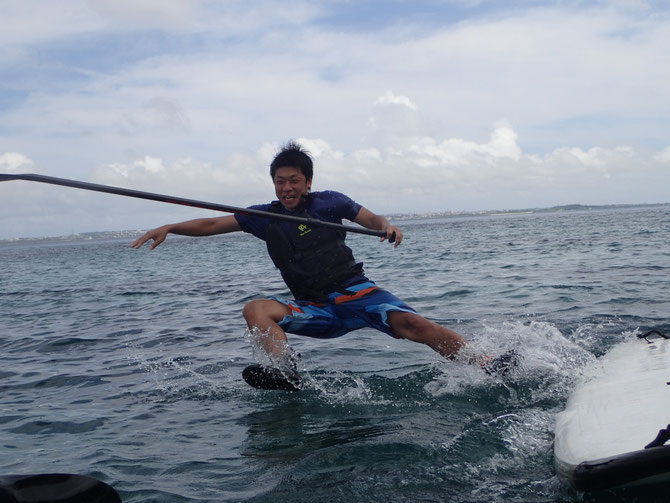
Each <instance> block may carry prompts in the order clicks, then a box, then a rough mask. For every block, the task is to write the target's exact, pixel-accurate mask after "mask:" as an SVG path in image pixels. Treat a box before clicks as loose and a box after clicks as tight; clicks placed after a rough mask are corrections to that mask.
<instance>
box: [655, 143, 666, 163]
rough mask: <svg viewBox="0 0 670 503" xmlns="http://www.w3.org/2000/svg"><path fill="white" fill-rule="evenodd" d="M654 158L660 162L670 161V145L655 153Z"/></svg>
mask: <svg viewBox="0 0 670 503" xmlns="http://www.w3.org/2000/svg"><path fill="white" fill-rule="evenodd" d="M654 160H655V161H658V162H670V146H668V147H665V148H664V149H663V150H661V151H660V152H656V153H655V154H654Z"/></svg>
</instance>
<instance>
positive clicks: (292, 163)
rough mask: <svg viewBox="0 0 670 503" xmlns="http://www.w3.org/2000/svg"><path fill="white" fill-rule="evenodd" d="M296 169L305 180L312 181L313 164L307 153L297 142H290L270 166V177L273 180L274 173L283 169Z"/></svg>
mask: <svg viewBox="0 0 670 503" xmlns="http://www.w3.org/2000/svg"><path fill="white" fill-rule="evenodd" d="M287 166H289V167H292V168H298V169H299V170H300V171H301V172H302V174H303V175H305V178H306V179H307V180H311V179H312V174H313V172H314V164H313V163H312V157H311V156H310V155H309V152H308V151H307V150H305V149H304V148H302V145H300V144H299V143H298V142H296V141H293V140H290V141H289V142H287V143H286V144H285V145H284V146H283V147H282V148H281V150H280V151H279V152H278V153H277V155H276V156H275V158H274V160H273V161H272V164H270V176H271V177H272V179H273V180H274V177H275V173H276V172H277V170H278V169H279V168H283V167H287Z"/></svg>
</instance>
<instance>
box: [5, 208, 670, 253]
mask: <svg viewBox="0 0 670 503" xmlns="http://www.w3.org/2000/svg"><path fill="white" fill-rule="evenodd" d="M663 206H670V203H649V204H605V205H595V204H594V205H585V204H567V205H563V206H552V207H550V208H525V209H512V210H480V211H441V212H426V213H398V214H393V213H392V214H385V216H386V218H388V219H389V220H392V221H395V222H402V221H410V220H433V219H438V218H455V217H486V216H507V215H509V216H512V215H525V214H533V213H559V212H563V211H598V210H600V211H602V210H619V209H627V208H630V209H634V208H658V207H663ZM144 232H146V230H124V231H97V232H82V233H79V234H70V235H67V236H44V237H34V238H12V239H0V244H4V245H6V244H27V243H40V242H57V243H67V242H78V241H94V240H96V241H97V240H104V239H134V238H137V237H139V236H141V235H142V234H143V233H144Z"/></svg>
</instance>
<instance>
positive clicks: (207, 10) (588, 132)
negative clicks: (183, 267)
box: [0, 0, 670, 239]
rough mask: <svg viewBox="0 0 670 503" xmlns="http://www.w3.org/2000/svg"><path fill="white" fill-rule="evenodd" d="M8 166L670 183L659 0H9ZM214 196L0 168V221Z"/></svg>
mask: <svg viewBox="0 0 670 503" xmlns="http://www.w3.org/2000/svg"><path fill="white" fill-rule="evenodd" d="M0 20H1V21H0V23H1V24H2V29H1V30H0V75H2V78H1V79H0V172H2V173H24V172H36V173H41V174H46V175H51V176H58V177H64V178H73V179H77V180H83V181H91V182H96V183H103V184H110V185H117V186H123V187H129V188H134V189H139V190H148V191H152V192H160V193H165V194H171V195H177V196H183V197H190V198H194V199H201V200H206V201H214V202H220V203H223V204H229V205H235V206H247V205H250V204H254V203H259V202H267V201H269V200H270V199H272V198H273V196H274V194H273V189H272V185H271V181H270V177H269V175H268V165H269V162H270V160H271V158H272V156H273V154H274V153H275V152H276V150H277V148H278V146H279V145H281V144H282V143H284V142H285V141H287V140H289V139H297V140H299V141H301V142H302V143H303V144H304V145H305V146H306V147H307V149H308V150H309V151H310V152H311V153H312V154H313V156H314V158H315V166H316V167H315V179H314V189H315V190H323V189H334V190H339V191H342V192H345V193H347V194H348V195H350V196H351V197H353V198H354V199H356V200H357V201H359V202H360V203H362V204H363V205H365V206H366V207H368V208H370V209H372V210H373V211H376V212H379V213H385V214H389V213H401V212H426V211H450V210H478V209H514V208H527V207H546V206H553V205H560V204H572V203H582V204H608V203H658V202H670V189H669V187H670V58H669V57H668V54H670V7H668V3H667V2H665V1H662V0H658V1H656V0H609V1H606V0H602V1H593V0H591V1H578V0H564V1H561V0H553V1H549V0H411V1H410V0H385V1H381V0H376V1H373V0H322V1H318V0H317V1H315V0H288V1H283V2H277V1H274V0H257V1H253V2H249V1H246V0H220V1H214V0H210V1H208V0H170V1H169V2H166V1H164V0H115V1H114V2H112V1H109V0H61V1H59V2H50V1H46V0H42V1H36V0H22V1H20V2H18V1H13V0H0ZM203 215H216V214H212V213H210V212H204V211H200V210H192V209H185V208H182V207H178V206H172V205H168V204H163V203H156V202H148V201H136V200H132V199H129V198H124V197H120V196H111V195H106V194H98V193H91V192H87V191H81V190H77V189H67V188H60V187H55V186H50V185H43V184H37V183H30V182H18V181H12V182H0V239H3V238H13V237H19V236H21V237H34V236H56V235H63V234H70V233H76V232H88V231H102V230H122V229H138V228H152V227H155V226H158V225H160V224H163V223H168V222H171V221H179V220H185V219H189V218H195V217H198V216H203Z"/></svg>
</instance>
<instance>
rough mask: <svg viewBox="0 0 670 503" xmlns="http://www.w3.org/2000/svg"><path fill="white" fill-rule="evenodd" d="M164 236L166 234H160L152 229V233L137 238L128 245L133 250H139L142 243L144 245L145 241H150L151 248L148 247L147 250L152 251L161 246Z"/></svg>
mask: <svg viewBox="0 0 670 503" xmlns="http://www.w3.org/2000/svg"><path fill="white" fill-rule="evenodd" d="M165 236H166V233H163V232H160V231H159V230H158V229H154V230H152V231H149V232H147V233H146V234H144V235H143V236H141V237H139V238H137V239H136V240H135V241H133V242H132V243H130V247H131V248H135V249H138V248H141V247H142V245H143V244H144V243H146V242H147V241H149V240H150V239H152V240H153V243H151V246H149V249H150V250H153V249H154V248H156V247H157V246H158V245H159V244H161V243H162V242H163V241H165Z"/></svg>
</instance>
